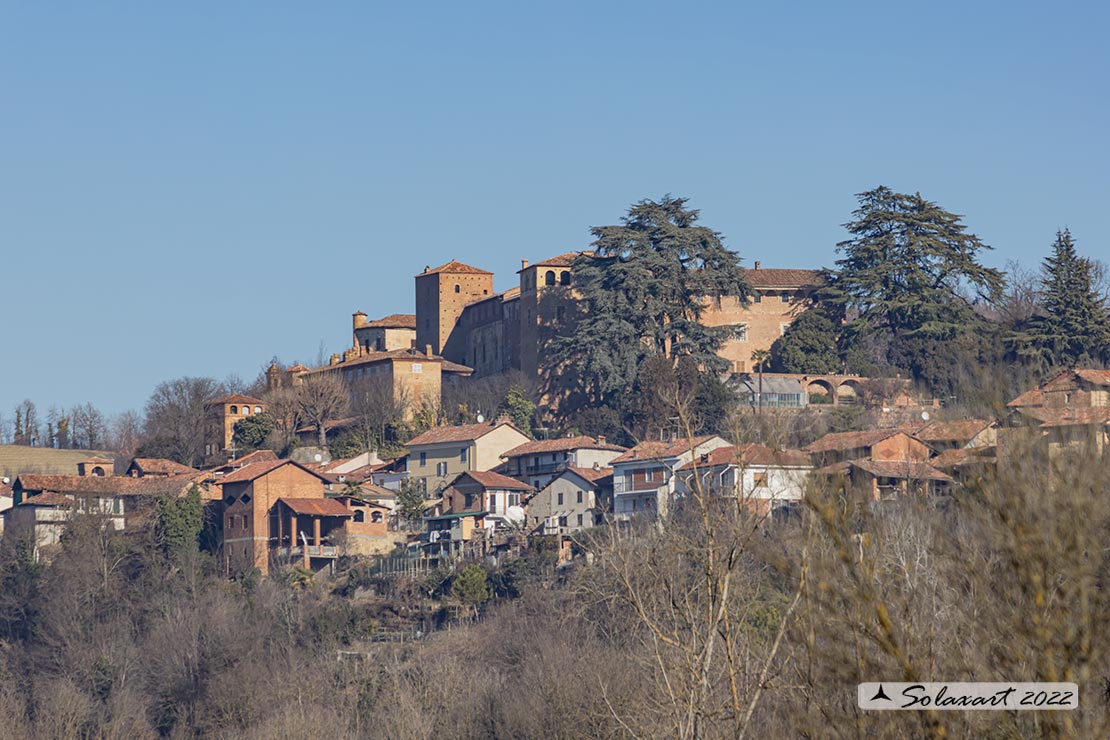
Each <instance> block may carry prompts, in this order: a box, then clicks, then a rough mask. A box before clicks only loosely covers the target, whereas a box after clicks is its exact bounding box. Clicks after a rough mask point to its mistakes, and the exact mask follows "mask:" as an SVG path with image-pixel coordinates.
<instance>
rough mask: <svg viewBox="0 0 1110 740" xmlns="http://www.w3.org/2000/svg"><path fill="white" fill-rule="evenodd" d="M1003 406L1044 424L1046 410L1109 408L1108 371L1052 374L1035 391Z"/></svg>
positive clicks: (1075, 371) (1028, 392)
mask: <svg viewBox="0 0 1110 740" xmlns="http://www.w3.org/2000/svg"><path fill="white" fill-rule="evenodd" d="M1006 406H1007V407H1008V408H1010V409H1013V410H1015V411H1017V412H1018V413H1020V414H1024V415H1026V416H1028V417H1031V418H1032V419H1033V420H1035V421H1043V420H1044V419H1042V418H1041V416H1042V415H1043V413H1044V410H1046V409H1048V410H1051V409H1065V408H1070V409H1077V408H1105V407H1108V406H1110V370H1097V369H1092V368H1075V369H1072V370H1064V371H1062V372H1059V373H1057V374H1056V375H1053V376H1052V377H1051V378H1049V379H1048V380H1047V381H1045V382H1044V383H1042V384H1041V385H1040V386H1038V387H1037V388H1034V389H1033V390H1031V391H1027V392H1026V393H1023V394H1021V395H1020V396H1018V397H1017V398H1015V399H1014V400H1012V401H1010V402H1009V403H1008V404H1006Z"/></svg>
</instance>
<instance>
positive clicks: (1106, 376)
mask: <svg viewBox="0 0 1110 740" xmlns="http://www.w3.org/2000/svg"><path fill="white" fill-rule="evenodd" d="M1075 374H1076V375H1078V376H1079V377H1080V378H1083V380H1086V381H1087V382H1088V383H1091V384H1092V385H1110V370H1095V369H1093V368H1076V370H1075Z"/></svg>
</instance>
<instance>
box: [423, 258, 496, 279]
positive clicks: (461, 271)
mask: <svg viewBox="0 0 1110 740" xmlns="http://www.w3.org/2000/svg"><path fill="white" fill-rule="evenodd" d="M437 272H446V273H448V274H451V275H492V274H493V273H492V272H490V271H489V270H480V269H478V268H477V267H471V266H470V265H464V264H463V263H462V262H459V261H458V260H451V261H450V262H448V263H447V264H445V265H440V266H439V267H434V268H432V269H430V270H425V271H424V272H422V273H420V275H434V274H435V273H437ZM420 275H417V277H420Z"/></svg>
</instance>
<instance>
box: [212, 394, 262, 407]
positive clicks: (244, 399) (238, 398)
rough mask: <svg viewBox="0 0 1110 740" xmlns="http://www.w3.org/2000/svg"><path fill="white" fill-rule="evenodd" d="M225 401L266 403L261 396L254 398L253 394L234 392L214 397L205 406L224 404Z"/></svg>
mask: <svg viewBox="0 0 1110 740" xmlns="http://www.w3.org/2000/svg"><path fill="white" fill-rule="evenodd" d="M223 403H248V404H255V403H259V404H260V403H265V401H263V400H262V399H261V398H254V397H253V396H245V395H243V394H242V393H232V394H231V395H230V396H224V397H223V398H213V399H212V400H211V401H207V402H205V404H204V405H205V406H216V405H218V404H223Z"/></svg>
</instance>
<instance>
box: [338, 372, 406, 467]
mask: <svg viewBox="0 0 1110 740" xmlns="http://www.w3.org/2000/svg"><path fill="white" fill-rule="evenodd" d="M350 393H351V414H352V415H353V416H354V417H355V418H356V419H357V423H356V425H355V429H356V433H357V434H358V436H359V441H360V442H361V443H362V444H363V446H364V448H365V449H367V450H370V449H378V448H379V447H380V446H381V444H382V442H383V441H385V438H386V432H387V430H388V428H389V425H390V424H394V423H400V422H402V421H404V419H405V418H406V417H407V416H408V413H409V411H410V408H409V407H410V404H411V399H410V395H409V394H408V393H407V392H406V389H405V388H404V387H399V388H395V387H394V385H393V383H392V382H391V381H390V380H388V379H386V378H385V377H384V376H381V375H374V376H371V377H368V378H364V379H362V380H358V381H356V382H354V383H352V384H351V386H350Z"/></svg>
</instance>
